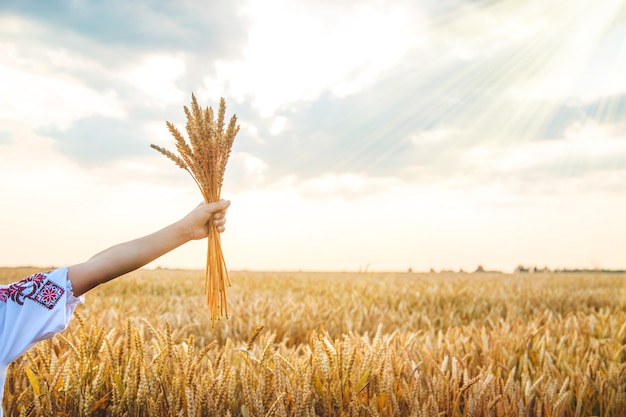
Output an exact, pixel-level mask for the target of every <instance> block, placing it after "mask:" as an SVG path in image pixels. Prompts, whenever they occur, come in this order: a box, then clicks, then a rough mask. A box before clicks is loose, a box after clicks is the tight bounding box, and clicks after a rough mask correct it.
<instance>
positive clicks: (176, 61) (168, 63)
mask: <svg viewBox="0 0 626 417" xmlns="http://www.w3.org/2000/svg"><path fill="white" fill-rule="evenodd" d="M184 73H185V62H184V60H183V59H182V58H180V57H174V56H169V55H150V56H147V57H145V58H144V59H143V61H142V62H141V64H139V65H137V66H135V67H133V68H131V69H129V70H127V73H126V74H124V75H123V77H124V78H125V79H127V80H128V82H129V83H130V84H131V85H133V86H134V87H136V88H137V89H139V90H140V91H142V92H143V93H144V94H146V95H147V96H149V97H150V98H152V99H153V100H154V101H155V102H156V103H157V104H158V105H160V106H164V105H166V104H172V103H178V102H180V101H181V100H182V99H183V97H184V96H185V94H184V93H183V91H182V90H181V89H180V88H178V86H177V85H176V81H177V80H178V79H179V78H180V77H181V76H182V75H183V74H184Z"/></svg>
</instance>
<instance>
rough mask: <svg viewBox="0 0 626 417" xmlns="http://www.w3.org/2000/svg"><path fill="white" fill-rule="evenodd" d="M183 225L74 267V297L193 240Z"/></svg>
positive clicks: (109, 251) (174, 225) (113, 247)
mask: <svg viewBox="0 0 626 417" xmlns="http://www.w3.org/2000/svg"><path fill="white" fill-rule="evenodd" d="M188 232H189V231H188V230H186V228H185V227H184V226H183V224H182V222H176V223H173V224H171V225H170V226H167V227H165V228H163V229H161V230H159V231H157V232H154V233H152V234H150V235H147V236H144V237H141V238H138V239H135V240H131V241H129V242H125V243H120V244H118V245H115V246H112V247H110V248H108V249H106V250H104V251H102V252H100V253H98V254H96V255H94V256H93V257H92V258H91V259H89V260H88V261H86V262H83V263H81V264H78V265H74V266H71V267H70V268H69V270H68V279H69V280H70V281H71V282H72V287H73V290H74V294H75V295H76V296H80V295H82V294H84V293H86V292H87V291H89V290H91V289H92V288H94V287H96V286H97V285H99V284H102V283H104V282H107V281H110V280H112V279H114V278H117V277H119V276H121V275H124V274H126V273H128V272H131V271H134V270H135V269H138V268H141V267H142V266H144V265H146V264H148V263H150V262H152V261H153V260H155V259H157V258H159V257H160V256H163V255H164V254H166V253H168V252H170V251H171V250H173V249H175V248H177V247H178V246H180V245H182V244H184V243H186V242H188V241H189V240H190V237H189V233H188Z"/></svg>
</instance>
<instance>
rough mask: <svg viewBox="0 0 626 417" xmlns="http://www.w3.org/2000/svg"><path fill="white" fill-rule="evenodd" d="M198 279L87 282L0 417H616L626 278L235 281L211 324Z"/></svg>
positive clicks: (142, 275)
mask: <svg viewBox="0 0 626 417" xmlns="http://www.w3.org/2000/svg"><path fill="white" fill-rule="evenodd" d="M30 272H31V271H29V270H1V271H0V275H1V276H3V277H6V279H5V280H4V281H5V282H8V281H14V280H16V279H19V278H21V277H23V276H26V275H28V274H29V273H30ZM201 278H202V272H199V271H174V270H157V271H147V270H140V271H136V272H135V273H133V274H131V276H130V277H125V278H123V279H122V280H119V281H118V282H114V283H110V284H106V285H104V286H102V287H99V288H97V289H96V290H95V291H94V292H93V293H90V294H89V295H88V300H87V303H86V304H85V305H84V306H81V307H79V308H78V312H77V317H76V320H74V321H73V322H72V323H71V325H70V328H69V329H68V330H67V331H66V332H64V333H63V334H62V335H59V336H57V337H55V338H54V339H52V340H49V341H46V342H43V343H40V344H38V345H37V346H36V347H35V348H34V349H32V350H31V351H30V352H29V353H27V354H26V355H24V357H23V358H21V359H19V360H18V361H17V362H16V363H15V364H13V365H12V366H11V368H10V370H9V374H8V380H7V386H6V391H5V409H6V410H7V412H8V413H7V415H9V416H18V415H72V416H74V415H76V416H79V415H120V416H122V415H126V416H135V415H136V416H139V415H141V416H170V415H171V416H178V415H183V416H205V415H219V416H226V415H230V416H274V415H276V416H306V415H310V416H314V415H317V416H336V415H340V416H394V415H402V416H432V415H445V416H512V415H515V416H526V415H528V416H592V415H596V416H619V415H626V298H625V297H626V294H625V291H626V286H625V285H626V277H625V276H624V275H617V274H587V275H581V274H578V275H577V274H555V275H550V274H524V275H490V274H449V275H445V274H439V275H427V274H424V275H422V274H350V273H345V274H343V273H293V274H291V273H244V272H238V273H236V279H235V280H234V286H235V291H233V297H232V299H231V302H232V303H233V305H234V309H235V311H236V314H235V315H234V316H233V317H231V318H230V319H229V320H222V321H220V322H219V323H218V324H217V325H216V326H215V328H214V329H211V320H210V318H208V317H207V316H206V314H204V309H205V307H204V300H203V298H202V297H201V296H199V295H197V294H196V291H194V288H195V285H194V283H195V282H197V280H198V279H201ZM260 326H263V328H260Z"/></svg>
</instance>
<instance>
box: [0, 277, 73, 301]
mask: <svg viewBox="0 0 626 417" xmlns="http://www.w3.org/2000/svg"><path fill="white" fill-rule="evenodd" d="M49 273H50V271H48V272H38V273H36V274H33V275H31V276H29V277H26V278H24V279H23V280H21V281H19V282H16V283H14V284H11V285H9V286H8V287H6V288H0V302H3V303H6V302H7V301H8V300H11V301H13V302H15V303H17V304H19V305H23V304H24V300H26V299H27V298H28V299H31V300H34V301H36V302H38V303H39V304H41V305H42V306H44V307H46V308H47V309H49V310H50V309H52V308H53V307H54V306H55V305H56V304H57V302H58V301H59V300H60V299H61V296H63V293H65V290H64V289H63V288H61V287H60V286H58V285H57V284H55V283H54V282H52V281H46V278H47V277H48V274H49Z"/></svg>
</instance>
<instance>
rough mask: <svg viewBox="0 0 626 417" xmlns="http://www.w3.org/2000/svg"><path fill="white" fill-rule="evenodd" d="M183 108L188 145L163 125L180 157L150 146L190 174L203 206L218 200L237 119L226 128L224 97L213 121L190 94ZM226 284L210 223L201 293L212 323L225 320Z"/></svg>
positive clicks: (209, 110) (171, 126)
mask: <svg viewBox="0 0 626 417" xmlns="http://www.w3.org/2000/svg"><path fill="white" fill-rule="evenodd" d="M184 109H185V115H186V116H187V126H186V130H187V135H188V136H189V142H190V143H187V141H186V140H185V138H184V137H183V135H182V134H181V133H180V131H179V130H178V129H177V128H176V126H174V124H173V123H171V122H169V121H168V122H166V123H167V127H168V129H169V131H170V133H171V134H172V136H174V139H176V149H177V150H178V152H179V154H180V156H179V155H176V154H174V153H173V152H171V151H168V150H167V149H164V148H162V147H160V146H158V145H154V144H152V145H150V146H151V147H152V148H154V149H156V150H157V151H159V152H160V153H162V154H163V155H165V156H166V157H168V158H169V159H171V160H172V161H174V163H175V164H176V165H177V166H178V167H180V168H182V169H184V170H185V171H187V172H189V174H191V177H192V178H193V179H194V181H195V182H196V184H197V185H198V187H199V188H200V191H201V192H202V196H203V197H204V201H206V202H207V203H211V202H215V201H219V199H220V192H221V189H222V184H223V182H224V172H225V171H226V163H227V162H228V157H229V155H230V150H231V148H232V145H233V141H234V140H235V136H236V135H237V132H239V125H238V124H237V116H236V115H233V116H232V117H231V119H230V121H229V122H228V126H227V125H226V120H225V113H226V101H225V100H224V98H222V99H221V100H220V107H219V109H218V112H217V119H215V115H214V112H213V109H212V108H211V107H207V108H205V109H202V108H201V107H200V106H199V105H198V101H197V100H196V97H195V96H194V95H193V94H192V95H191V110H190V109H189V108H187V106H184ZM226 283H228V285H230V279H229V277H228V271H227V269H226V263H225V261H224V255H223V253H222V246H221V242H220V235H219V233H217V230H216V228H215V226H214V225H213V223H211V227H210V230H209V237H208V249H207V258H206V281H205V287H204V291H205V293H206V295H207V302H208V305H209V310H210V313H211V319H213V320H214V319H219V318H220V317H221V316H225V317H226V318H228V306H227V303H226Z"/></svg>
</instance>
